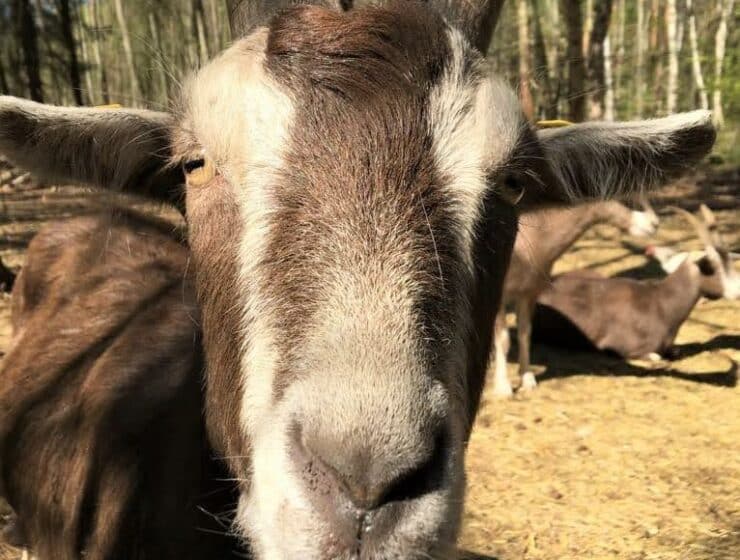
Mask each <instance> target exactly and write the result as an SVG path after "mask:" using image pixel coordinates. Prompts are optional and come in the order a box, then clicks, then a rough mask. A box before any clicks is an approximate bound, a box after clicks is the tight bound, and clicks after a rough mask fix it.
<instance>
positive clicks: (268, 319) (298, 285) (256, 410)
mask: <svg viewBox="0 0 740 560" xmlns="http://www.w3.org/2000/svg"><path fill="white" fill-rule="evenodd" d="M480 66H481V59H480V56H479V55H477V54H476V53H475V52H474V51H473V50H472V49H471V48H470V47H468V45H467V44H466V42H465V41H464V39H463V38H462V36H461V35H460V34H457V33H455V32H452V31H450V30H449V29H448V28H446V26H445V25H444V24H443V22H442V20H441V19H440V18H438V17H436V16H435V15H434V14H433V13H431V12H429V11H426V10H419V9H416V10H415V9H413V5H411V7H409V8H407V9H406V10H405V11H404V12H398V11H389V10H371V11H366V12H358V13H357V14H352V15H344V14H339V13H336V12H331V11H327V10H323V9H318V8H299V9H294V10H291V11H290V12H288V13H285V14H284V15H282V16H280V17H278V18H277V19H276V20H275V21H274V23H273V24H272V26H271V28H270V29H269V30H260V31H257V32H255V33H254V34H253V35H251V36H250V37H248V38H246V39H244V40H242V41H241V42H239V43H237V44H236V45H234V46H233V47H232V48H231V49H230V50H229V51H227V52H226V53H225V54H224V55H223V56H221V57H220V58H219V59H217V60H216V61H214V62H213V63H211V65H209V66H208V67H206V68H205V69H203V70H202V71H201V72H200V73H199V74H198V75H197V77H195V79H194V80H193V81H192V82H191V84H190V86H189V88H188V90H187V93H186V98H185V103H184V113H183V114H184V118H183V121H182V124H181V132H180V134H179V135H178V141H177V144H178V146H181V147H180V155H181V157H182V158H184V159H185V160H187V161H189V162H190V163H187V164H186V167H187V170H188V171H189V172H190V173H189V180H188V182H189V185H188V190H187V216H188V222H189V226H190V232H191V234H190V238H191V246H192V249H193V254H194V258H195V262H196V266H195V268H196V270H197V271H198V272H197V275H198V280H199V284H200V289H201V294H200V296H201V302H202V304H203V308H204V317H205V318H204V320H205V321H206V325H205V331H206V333H207V334H206V340H207V344H208V346H207V350H208V353H209V358H210V363H209V389H210V392H211V394H212V402H213V403H218V404H217V405H215V406H214V407H212V408H211V410H210V411H209V415H210V420H211V427H212V429H213V430H215V431H216V432H218V433H220V434H221V435H220V438H221V439H222V440H223V441H227V440H232V441H233V439H234V438H238V437H239V435H241V438H242V440H241V441H243V442H247V441H248V442H250V446H249V448H248V447H247V446H246V445H241V444H240V443H239V442H238V441H234V442H233V443H234V445H233V446H231V447H230V448H229V451H228V454H229V455H230V456H239V457H241V459H238V460H233V461H232V465H234V467H235V469H236V470H237V472H238V473H240V475H241V476H243V477H244V478H245V479H246V478H247V477H250V474H251V480H250V483H249V484H245V485H244V495H243V500H242V503H241V504H240V515H239V518H238V521H239V523H240V524H241V526H242V528H243V529H244V530H246V532H247V534H248V535H249V536H250V540H251V541H252V542H253V543H254V545H255V547H256V549H257V552H258V553H259V554H260V557H266V558H298V557H300V558H355V557H361V558H392V557H399V558H415V557H417V555H420V556H423V557H428V556H426V555H429V554H432V555H443V556H445V557H447V554H448V550H447V548H446V547H450V550H451V546H452V543H453V542H454V539H455V535H456V532H457V525H458V520H459V517H460V510H461V504H462V498H463V480H464V475H463V451H464V446H465V441H466V439H467V434H468V430H469V426H470V423H471V421H472V417H473V415H474V412H475V409H476V408H477V404H478V397H479V394H480V390H481V385H482V382H483V374H484V371H485V365H486V361H487V355H488V350H489V340H490V327H491V321H490V318H491V317H492V316H493V314H494V309H495V307H496V305H497V303H498V297H499V293H500V284H501V280H502V276H503V274H504V272H505V267H506V262H507V258H508V255H509V253H510V250H511V246H512V243H513V239H514V235H515V232H516V218H515V214H514V211H513V207H512V205H511V204H509V203H508V202H506V200H505V198H504V197H503V196H502V194H503V193H502V192H501V191H497V190H496V189H494V188H493V181H492V177H493V176H494V175H495V174H496V173H497V172H498V171H499V170H500V169H504V168H505V167H506V163H507V161H508V160H510V159H511V158H512V157H514V156H515V155H516V156H517V157H518V158H519V163H520V164H521V165H527V158H528V157H530V155H529V154H530V153H531V155H535V154H534V152H527V151H526V150H527V149H529V150H532V149H534V148H536V144H535V143H534V138H535V137H534V135H533V134H532V133H531V132H530V131H529V129H528V128H527V127H526V126H525V123H524V121H523V119H522V117H521V113H520V111H519V109H518V105H517V103H516V99H515V97H514V96H513V95H512V94H511V93H510V92H509V90H507V89H506V88H504V87H503V86H501V85H500V84H499V83H497V82H495V81H493V80H491V79H490V78H486V77H485V76H484V75H483V74H482V71H481V67H480ZM494 111H495V112H496V113H497V115H496V117H495V118H494V117H493V112H494ZM530 144H531V145H530ZM190 154H192V155H190ZM531 163H536V162H531ZM209 332H210V333H211V334H208V333H209ZM227 349H228V351H227ZM227 447H228V446H227ZM358 555H359V556H358Z"/></svg>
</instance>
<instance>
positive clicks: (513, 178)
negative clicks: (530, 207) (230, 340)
mask: <svg viewBox="0 0 740 560" xmlns="http://www.w3.org/2000/svg"><path fill="white" fill-rule="evenodd" d="M500 185H501V194H502V195H503V197H504V198H505V199H506V200H508V201H509V202H510V203H511V204H517V203H519V201H520V200H521V199H522V197H523V196H524V182H523V181H522V180H521V179H520V177H519V176H517V175H516V174H515V173H507V174H506V175H505V176H504V177H502V179H501V182H500Z"/></svg>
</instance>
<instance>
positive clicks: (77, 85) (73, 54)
mask: <svg viewBox="0 0 740 560" xmlns="http://www.w3.org/2000/svg"><path fill="white" fill-rule="evenodd" d="M57 10H59V21H60V24H61V31H62V40H63V42H64V46H65V47H66V49H67V55H68V57H69V58H68V65H67V67H68V69H69V70H68V71H69V82H70V84H71V86H72V96H73V97H74V100H75V103H76V104H77V105H82V104H83V101H82V79H81V77H80V65H79V63H78V61H77V44H76V43H75V35H74V31H73V29H72V13H71V11H70V6H69V0H57Z"/></svg>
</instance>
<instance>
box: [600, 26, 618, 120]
mask: <svg viewBox="0 0 740 560" xmlns="http://www.w3.org/2000/svg"><path fill="white" fill-rule="evenodd" d="M603 46H604V114H603V115H602V116H603V118H604V120H605V121H613V120H614V116H615V112H616V110H615V107H614V76H613V66H612V52H611V41H610V40H609V35H607V36H606V37H605V38H604V43H603Z"/></svg>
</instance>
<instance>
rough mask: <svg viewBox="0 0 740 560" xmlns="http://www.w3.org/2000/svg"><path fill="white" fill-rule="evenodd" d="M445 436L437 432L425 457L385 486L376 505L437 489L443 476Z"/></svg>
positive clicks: (402, 499)
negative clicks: (429, 451) (432, 444)
mask: <svg viewBox="0 0 740 560" xmlns="http://www.w3.org/2000/svg"><path fill="white" fill-rule="evenodd" d="M446 447H447V443H446V438H445V436H444V435H443V434H439V435H438V436H437V437H436V438H435V440H434V446H433V448H432V450H431V453H429V454H428V455H427V456H426V458H425V459H424V460H423V461H421V462H419V464H418V465H417V466H415V467H413V468H411V469H409V470H407V471H406V472H405V473H404V474H402V475H401V476H399V477H396V478H395V479H394V480H392V481H391V483H390V484H389V485H388V486H387V488H386V491H385V493H384V494H383V495H382V498H381V499H380V500H379V504H378V505H385V504H388V503H392V502H408V501H411V500H414V499H416V498H420V497H422V496H425V495H426V494H429V493H431V492H434V491H435V490H438V489H439V488H440V487H441V485H442V481H443V478H444V470H445V469H444V465H445V450H446Z"/></svg>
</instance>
